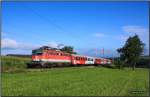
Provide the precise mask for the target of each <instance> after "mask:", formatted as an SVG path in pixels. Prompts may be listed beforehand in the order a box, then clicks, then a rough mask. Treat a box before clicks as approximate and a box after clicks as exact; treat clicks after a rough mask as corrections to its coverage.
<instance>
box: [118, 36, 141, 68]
mask: <svg viewBox="0 0 150 97" xmlns="http://www.w3.org/2000/svg"><path fill="white" fill-rule="evenodd" d="M143 50H144V43H142V41H141V40H140V39H139V37H138V35H136V34H135V35H134V36H133V37H129V38H128V39H127V41H126V43H125V45H124V46H123V47H122V48H119V49H117V51H118V52H119V53H120V59H121V60H123V61H124V62H126V63H127V64H128V65H129V66H130V67H132V68H133V70H134V69H135V66H136V63H137V61H138V59H139V57H140V55H141V54H142V52H143Z"/></svg>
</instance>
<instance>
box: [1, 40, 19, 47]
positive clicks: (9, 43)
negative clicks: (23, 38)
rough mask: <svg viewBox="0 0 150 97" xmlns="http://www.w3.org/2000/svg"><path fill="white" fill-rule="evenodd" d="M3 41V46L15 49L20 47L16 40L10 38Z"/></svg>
mask: <svg viewBox="0 0 150 97" xmlns="http://www.w3.org/2000/svg"><path fill="white" fill-rule="evenodd" d="M1 43H2V48H8V49H15V48H17V47H18V43H17V42H16V41H15V40H13V39H9V38H5V39H2V41H1Z"/></svg>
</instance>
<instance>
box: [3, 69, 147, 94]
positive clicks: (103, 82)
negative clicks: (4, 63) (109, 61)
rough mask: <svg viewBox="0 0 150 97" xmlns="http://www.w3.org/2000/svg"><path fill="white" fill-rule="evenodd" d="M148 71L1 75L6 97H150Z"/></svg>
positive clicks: (53, 71)
mask: <svg viewBox="0 0 150 97" xmlns="http://www.w3.org/2000/svg"><path fill="white" fill-rule="evenodd" d="M148 76H149V71H148V69H141V68H137V69H136V70H134V71H133V70H130V69H127V68H125V69H124V70H119V69H110V68H104V67H65V68H51V69H27V70H26V71H23V72H11V73H10V72H4V73H2V95H3V96H148V94H149V92H148V91H149V78H148Z"/></svg>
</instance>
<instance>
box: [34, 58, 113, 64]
mask: <svg viewBox="0 0 150 97" xmlns="http://www.w3.org/2000/svg"><path fill="white" fill-rule="evenodd" d="M33 61H44V62H67V63H69V62H71V61H70V60H58V59H33ZM74 61H75V60H74ZM75 63H80V62H77V61H76V62H75ZM106 63H108V64H110V63H111V62H106V61H104V62H103V61H101V64H106ZM85 64H94V61H85Z"/></svg>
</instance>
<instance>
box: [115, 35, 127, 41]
mask: <svg viewBox="0 0 150 97" xmlns="http://www.w3.org/2000/svg"><path fill="white" fill-rule="evenodd" d="M128 37H129V36H128V35H118V36H116V37H115V38H116V39H118V40H121V41H126V40H127V39H128Z"/></svg>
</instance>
